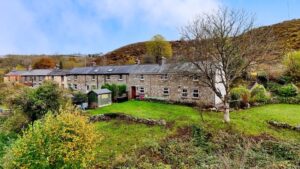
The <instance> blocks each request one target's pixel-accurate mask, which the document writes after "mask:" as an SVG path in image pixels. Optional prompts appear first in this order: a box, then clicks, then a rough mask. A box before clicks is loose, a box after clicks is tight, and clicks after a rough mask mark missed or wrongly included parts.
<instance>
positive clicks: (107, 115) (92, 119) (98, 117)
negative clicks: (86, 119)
mask: <svg viewBox="0 0 300 169" xmlns="http://www.w3.org/2000/svg"><path fill="white" fill-rule="evenodd" d="M112 119H118V120H124V121H128V122H134V123H142V124H146V125H150V126H153V125H159V126H166V125H167V123H166V121H165V120H154V119H144V118H138V117H134V116H131V115H127V114H124V113H105V114H99V115H94V116H91V117H90V122H97V121H109V120H112Z"/></svg>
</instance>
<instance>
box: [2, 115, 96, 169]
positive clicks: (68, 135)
mask: <svg viewBox="0 0 300 169" xmlns="http://www.w3.org/2000/svg"><path fill="white" fill-rule="evenodd" d="M99 139H100V138H98V135H97V134H96V129H95V128H94V126H93V125H92V124H90V123H88V120H87V119H86V117H84V116H79V115H75V113H74V114H73V113H70V112H65V111H62V112H60V113H59V114H58V115H56V116H54V115H52V114H47V115H46V116H45V117H44V118H43V119H41V120H37V121H35V122H34V125H33V126H30V128H29V129H28V130H26V131H25V132H24V134H23V136H22V137H20V138H19V139H17V140H16V141H15V142H14V143H13V144H12V146H11V147H10V149H8V151H7V152H6V154H5V155H4V157H3V161H2V165H3V168H6V169H10V168H11V169H14V168H92V166H91V165H93V164H94V162H95V153H96V152H95V149H96V145H97V144H96V143H97V140H99Z"/></svg>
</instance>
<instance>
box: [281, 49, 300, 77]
mask: <svg viewBox="0 0 300 169" xmlns="http://www.w3.org/2000/svg"><path fill="white" fill-rule="evenodd" d="M283 63H284V65H285V66H286V74H287V75H289V76H291V77H292V78H293V79H294V80H299V79H300V51H295V52H290V53H288V54H287V55H286V56H285V58H284V61H283Z"/></svg>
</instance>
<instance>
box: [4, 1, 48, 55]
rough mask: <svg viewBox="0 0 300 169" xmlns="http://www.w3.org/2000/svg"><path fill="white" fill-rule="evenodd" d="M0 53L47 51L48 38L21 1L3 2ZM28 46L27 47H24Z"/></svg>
mask: <svg viewBox="0 0 300 169" xmlns="http://www.w3.org/2000/svg"><path fill="white" fill-rule="evenodd" d="M0 25H1V26H0V53H1V54H4V53H15V52H21V51H23V52H29V50H28V49H30V48H36V49H39V50H40V51H42V50H43V51H47V43H48V42H47V38H46V36H45V35H44V34H43V32H41V31H40V30H39V29H37V27H36V25H35V21H34V17H33V15H32V13H30V11H28V10H26V9H25V8H24V6H23V5H22V4H21V3H20V1H1V4H0ZM24 44H27V45H24Z"/></svg>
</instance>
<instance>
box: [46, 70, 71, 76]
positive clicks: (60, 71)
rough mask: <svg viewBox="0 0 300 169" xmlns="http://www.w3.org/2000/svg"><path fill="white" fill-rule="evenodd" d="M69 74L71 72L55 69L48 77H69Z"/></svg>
mask: <svg viewBox="0 0 300 169" xmlns="http://www.w3.org/2000/svg"><path fill="white" fill-rule="evenodd" d="M68 73H69V70H65V69H54V70H53V71H51V72H50V73H49V74H48V75H50V76H62V75H67V74H68Z"/></svg>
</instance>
